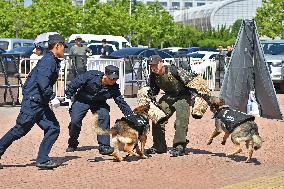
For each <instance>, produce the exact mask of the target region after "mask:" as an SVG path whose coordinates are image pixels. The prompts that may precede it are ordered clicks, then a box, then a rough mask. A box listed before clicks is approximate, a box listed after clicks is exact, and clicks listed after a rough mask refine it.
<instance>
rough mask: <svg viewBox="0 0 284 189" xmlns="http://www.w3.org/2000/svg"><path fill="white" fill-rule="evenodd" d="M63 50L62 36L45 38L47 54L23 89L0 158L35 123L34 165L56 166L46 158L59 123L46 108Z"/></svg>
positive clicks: (51, 96)
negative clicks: (39, 135) (37, 136)
mask: <svg viewBox="0 0 284 189" xmlns="http://www.w3.org/2000/svg"><path fill="white" fill-rule="evenodd" d="M65 47H66V45H65V40H64V38H63V37H62V36H60V35H59V34H54V35H51V36H49V40H48V48H49V50H50V51H49V52H48V53H47V54H46V55H44V56H43V57H42V58H41V59H40V60H39V61H38V63H37V65H36V66H35V67H34V68H33V69H32V71H31V72H30V74H29V76H28V78H27V81H26V82H25V85H24V86H23V101H22V106H21V110H20V113H19V115H18V117H17V120H16V125H15V126H14V127H13V128H12V129H10V130H9V131H8V132H7V133H6V134H5V135H4V136H3V137H2V138H1V139H0V157H1V156H2V155H3V154H4V152H5V151H6V149H7V148H8V147H9V146H10V145H11V144H12V143H13V142H14V141H15V140H18V139H20V138H21V137H23V136H25V135H26V134H27V133H28V132H29V131H30V130H31V128H32V127H33V126H34V124H35V123H36V124H38V125H39V127H40V128H41V129H42V130H43V131H44V138H43V140H42V142H41V144H40V147H39V152H38V157H37V159H36V166H37V167H39V168H43V169H51V168H55V167H57V166H58V164H57V163H55V162H53V161H52V160H51V159H50V158H49V156H48V154H49V152H50V150H51V148H52V146H53V144H54V143H55V141H56V139H57V137H58V135H59V132H60V128H59V123H58V121H57V119H56V117H55V115H54V113H53V111H52V110H51V108H50V107H49V102H50V100H51V99H52V98H53V97H54V94H53V85H54V83H55V82H56V80H57V78H58V73H59V69H60V61H61V60H60V59H59V58H63V57H64V48H65Z"/></svg>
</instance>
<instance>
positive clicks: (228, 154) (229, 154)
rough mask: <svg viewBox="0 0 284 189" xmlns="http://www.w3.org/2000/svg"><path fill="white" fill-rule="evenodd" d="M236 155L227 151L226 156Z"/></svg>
mask: <svg viewBox="0 0 284 189" xmlns="http://www.w3.org/2000/svg"><path fill="white" fill-rule="evenodd" d="M232 155H234V154H233V153H227V154H226V156H232Z"/></svg>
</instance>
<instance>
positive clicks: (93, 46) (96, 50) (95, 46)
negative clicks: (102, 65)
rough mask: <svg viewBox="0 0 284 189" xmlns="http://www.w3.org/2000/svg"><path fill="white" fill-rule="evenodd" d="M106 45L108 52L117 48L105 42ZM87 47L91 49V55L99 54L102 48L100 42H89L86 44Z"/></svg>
mask: <svg viewBox="0 0 284 189" xmlns="http://www.w3.org/2000/svg"><path fill="white" fill-rule="evenodd" d="M107 46H108V48H109V54H111V53H112V52H114V51H116V50H117V49H116V47H115V45H112V44H107ZM87 47H89V48H90V49H91V50H92V56H94V55H99V56H100V55H101V54H102V48H103V45H102V43H90V44H88V45H87Z"/></svg>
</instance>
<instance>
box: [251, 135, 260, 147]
mask: <svg viewBox="0 0 284 189" xmlns="http://www.w3.org/2000/svg"><path fill="white" fill-rule="evenodd" d="M252 140H253V143H254V147H253V148H254V150H258V149H260V148H261V145H262V140H261V138H260V136H259V135H258V134H254V135H252Z"/></svg>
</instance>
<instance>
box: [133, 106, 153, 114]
mask: <svg viewBox="0 0 284 189" xmlns="http://www.w3.org/2000/svg"><path fill="white" fill-rule="evenodd" d="M149 109H150V105H149V104H147V105H141V106H138V107H136V108H134V110H133V111H134V112H146V111H148V110H149Z"/></svg>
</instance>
